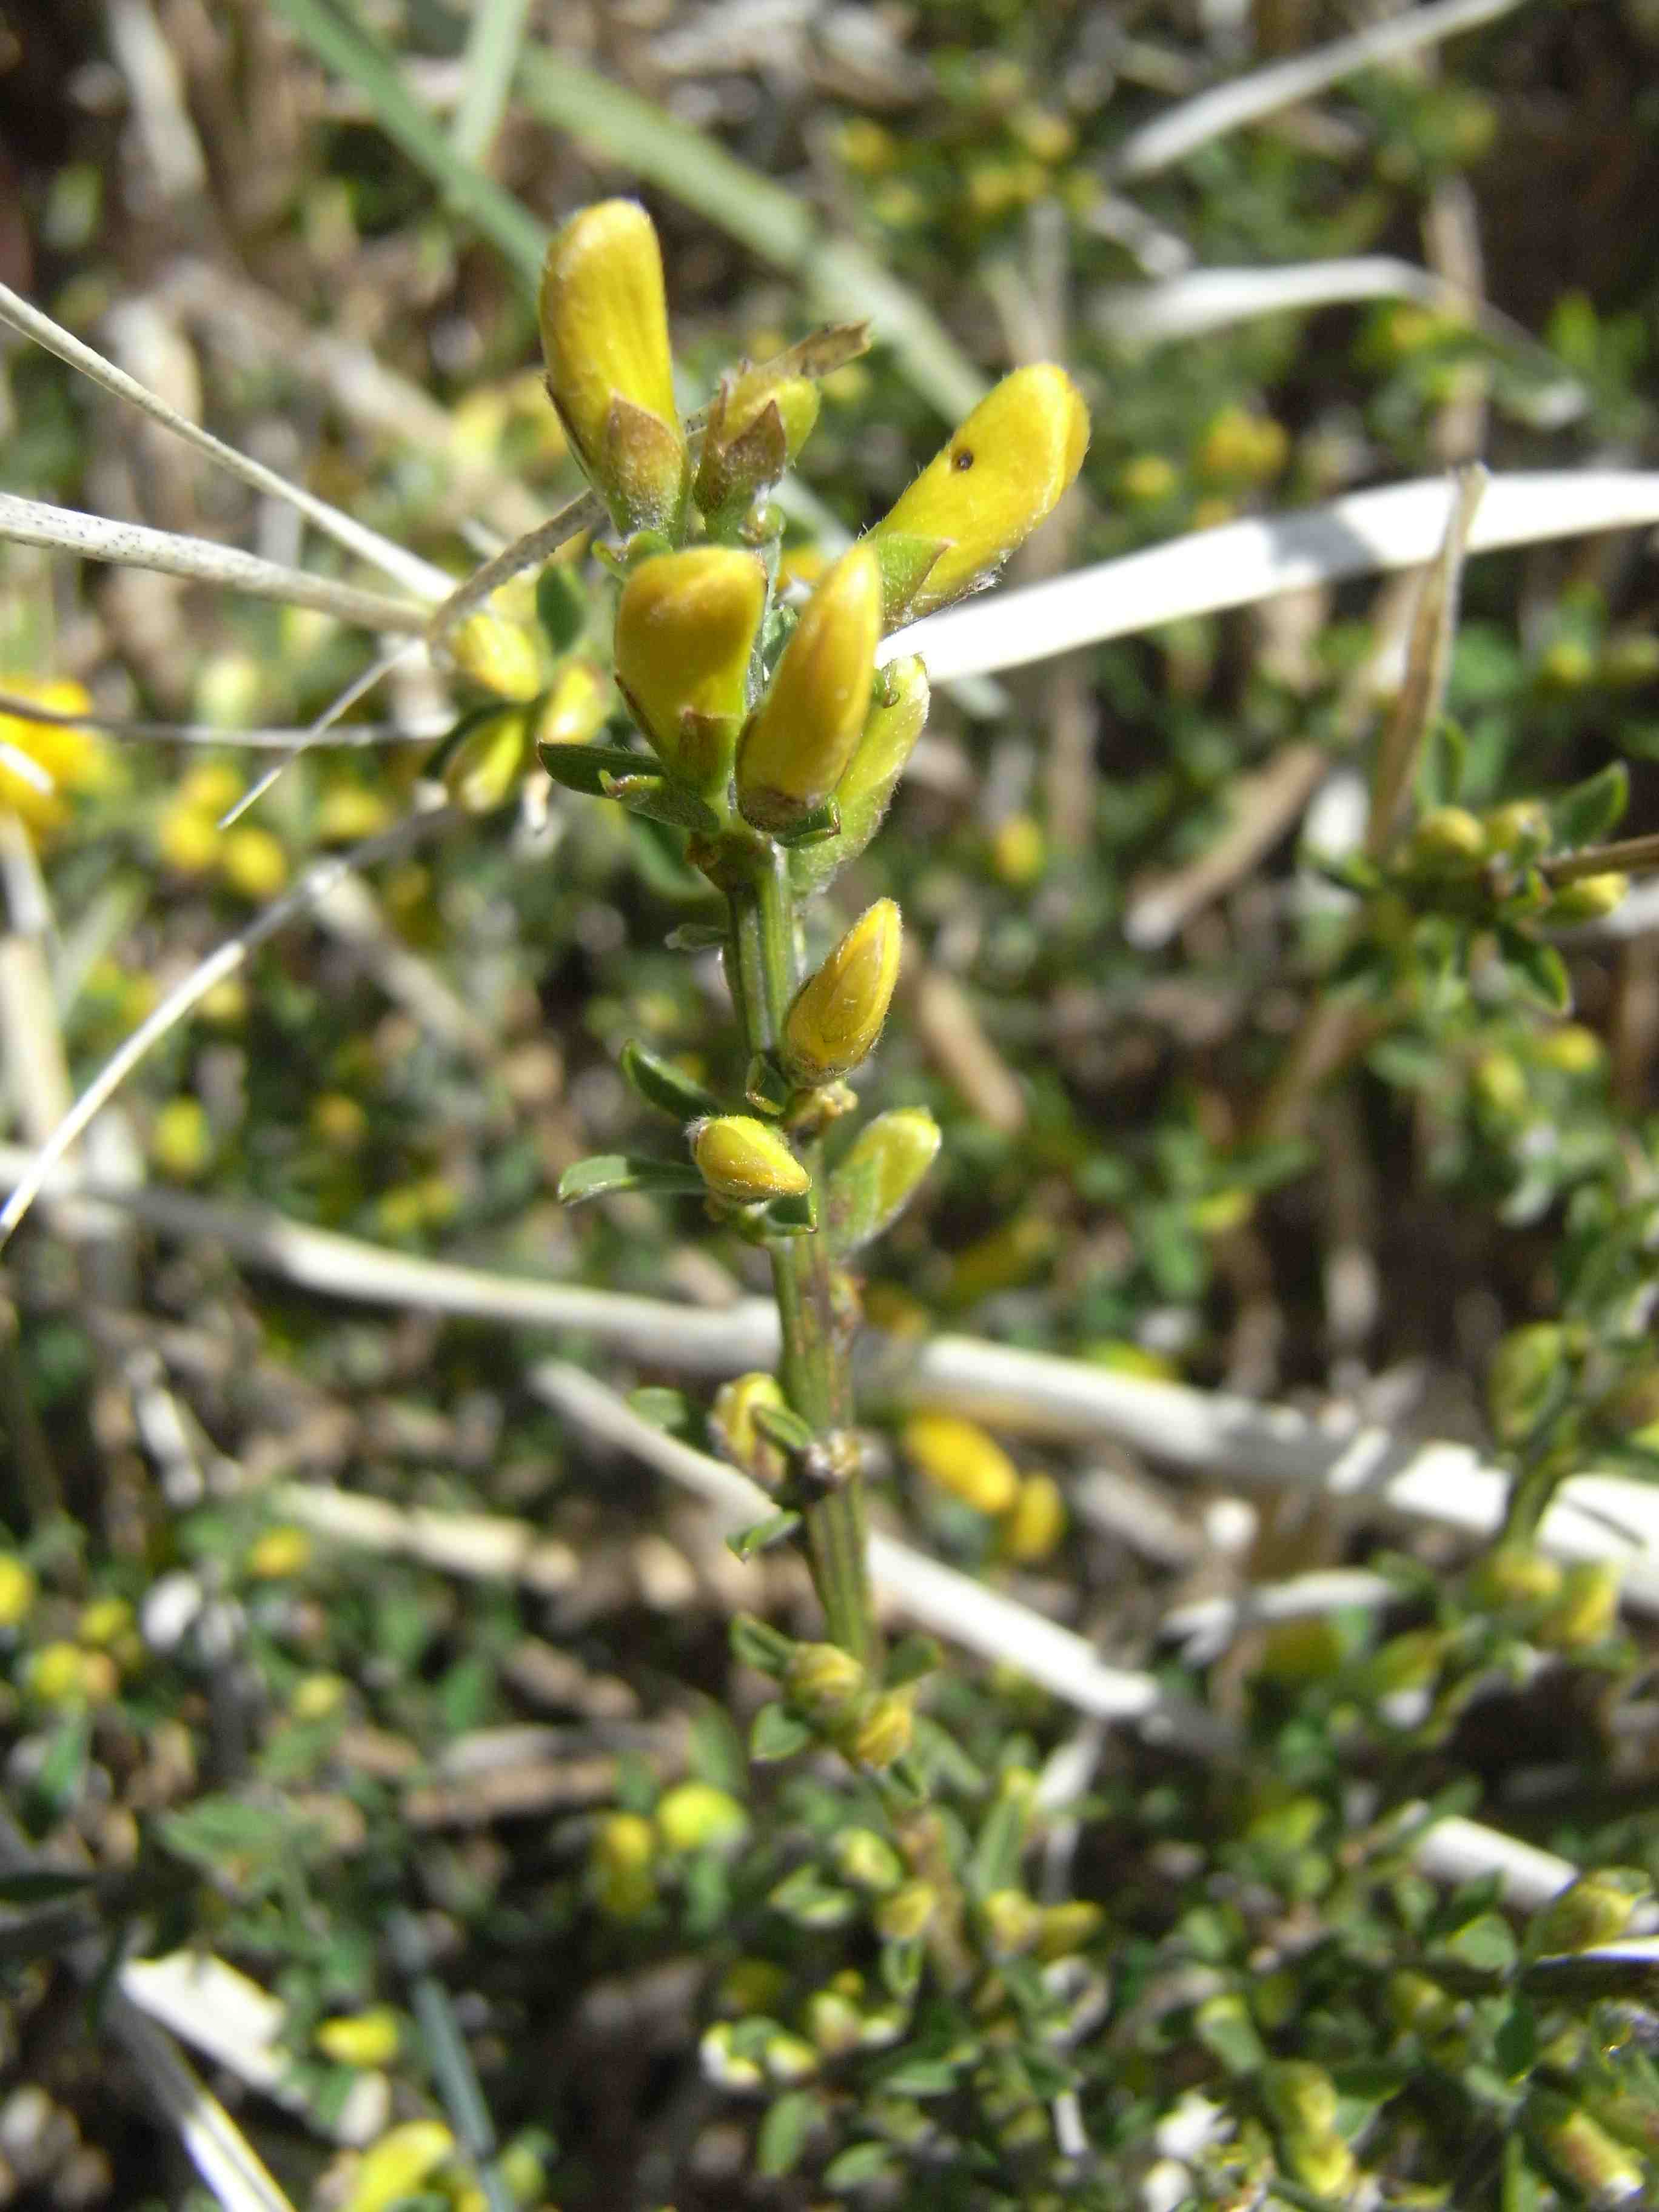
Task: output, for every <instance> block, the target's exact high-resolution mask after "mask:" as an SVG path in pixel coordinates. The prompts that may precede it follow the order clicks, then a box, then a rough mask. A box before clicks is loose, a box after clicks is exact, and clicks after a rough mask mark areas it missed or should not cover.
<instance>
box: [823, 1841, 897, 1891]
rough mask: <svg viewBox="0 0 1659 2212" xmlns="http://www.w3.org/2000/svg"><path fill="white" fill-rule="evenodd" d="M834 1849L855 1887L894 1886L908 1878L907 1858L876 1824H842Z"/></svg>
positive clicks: (840, 1869) (838, 1863) (844, 1875)
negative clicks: (905, 1875)
mask: <svg viewBox="0 0 1659 2212" xmlns="http://www.w3.org/2000/svg"><path fill="white" fill-rule="evenodd" d="M833 1849H834V1851H835V1858H836V1871H837V1872H838V1873H839V1874H840V1875H841V1877H842V1881H850V1882H851V1883H852V1885H853V1887H854V1888H855V1889H870V1890H876V1891H880V1892H885V1891H888V1890H894V1889H896V1888H897V1887H898V1886H899V1884H900V1882H902V1881H903V1879H904V1863H903V1861H902V1859H901V1858H900V1857H899V1855H898V1853H897V1852H896V1850H894V1849H893V1846H892V1845H891V1844H890V1843H889V1842H888V1841H887V1839H886V1838H885V1837H884V1836H878V1834H877V1833H876V1832H875V1830H874V1829H873V1828H842V1830H840V1831H839V1832H838V1833H837V1835H836V1840H835V1844H834V1846H833Z"/></svg>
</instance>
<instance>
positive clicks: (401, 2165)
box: [344, 2120, 455, 2212]
mask: <svg viewBox="0 0 1659 2212" xmlns="http://www.w3.org/2000/svg"><path fill="white" fill-rule="evenodd" d="M454 2152H455V2138H454V2136H453V2135H452V2134H451V2132H450V2130H448V2129H447V2127H446V2126H445V2125H444V2124H443V2122H442V2121H441V2120H405V2121H404V2124H402V2126H401V2127H395V2128H392V2129H389V2130H387V2132H386V2134H385V2135H383V2136H381V2137H380V2140H379V2142H375V2143H372V2144H371V2145H370V2146H369V2148H368V2149H367V2150H366V2151H365V2152H364V2153H363V2154H362V2158H361V2159H360V2160H358V2162H357V2171H356V2174H355V2175H354V2176H353V2179H352V2185H351V2192H350V2194H349V2196H348V2197H347V2198H346V2201H345V2205H344V2212H387V2208H388V2207H389V2206H391V2205H393V2204H395V2203H397V2202H398V2199H399V2197H412V2196H413V2195H414V2194H415V2192H416V2191H417V2190H418V2189H419V2188H420V2186H421V2185H422V2182H424V2181H427V2180H428V2179H430V2177H431V2176H432V2175H433V2174H435V2172H437V2170H438V2168H439V2167H440V2166H442V2165H444V2164H445V2163H446V2161H447V2160H449V2159H451V2158H452V2157H453V2155H454Z"/></svg>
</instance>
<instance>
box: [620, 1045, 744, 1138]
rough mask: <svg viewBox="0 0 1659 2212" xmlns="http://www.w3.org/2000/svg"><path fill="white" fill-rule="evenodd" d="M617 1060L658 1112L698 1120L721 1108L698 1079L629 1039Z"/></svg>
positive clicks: (638, 1091)
mask: <svg viewBox="0 0 1659 2212" xmlns="http://www.w3.org/2000/svg"><path fill="white" fill-rule="evenodd" d="M620 1064H621V1067H622V1072H623V1075H624V1076H626V1078H627V1079H628V1081H629V1083H630V1084H631V1085H632V1086H633V1088H634V1090H635V1091H636V1092H637V1094H638V1095H639V1097H641V1098H642V1099H643V1100H644V1101H645V1103H646V1104H647V1106H654V1107H655V1108H656V1109H657V1111H658V1112H659V1114H666V1115H669V1117H670V1118H671V1120H673V1121H679V1122H682V1123H684V1122H686V1121H701V1120H702V1117H703V1116H704V1115H708V1114H718V1113H719V1112H720V1101H719V1100H718V1099H717V1098H716V1097H714V1093H713V1091H705V1090H704V1089H703V1087H702V1084H701V1083H698V1082H697V1081H696V1080H695V1079H694V1078H692V1077H691V1076H689V1075H687V1074H686V1073H684V1070H683V1069H681V1068H678V1067H676V1066H675V1065H674V1063H673V1062H672V1060H663V1059H661V1058H660V1057H659V1055H658V1054H656V1053H654V1052H649V1051H647V1049H646V1048H645V1046H644V1045H642V1044H639V1043H637V1042H634V1041H632V1040H631V1039H630V1041H629V1042H628V1043H627V1044H625V1045H624V1046H623V1048H622V1059H621V1063H620Z"/></svg>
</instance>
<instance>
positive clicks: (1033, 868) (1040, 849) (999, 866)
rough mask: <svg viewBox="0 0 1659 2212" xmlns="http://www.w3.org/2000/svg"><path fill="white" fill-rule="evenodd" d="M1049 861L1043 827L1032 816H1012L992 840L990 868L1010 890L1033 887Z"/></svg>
mask: <svg viewBox="0 0 1659 2212" xmlns="http://www.w3.org/2000/svg"><path fill="white" fill-rule="evenodd" d="M1047 862H1048V844H1047V841H1046V840H1045V838H1044V837H1043V835H1042V823H1040V822H1038V821H1036V819H1034V817H1032V816H1030V815H1029V814H1011V815H1010V816H1009V817H1008V818H1007V820H1006V822H1004V823H1002V824H1001V825H1000V828H999V829H998V830H997V833H996V836H994V838H993V839H992V840H991V866H992V868H993V870H994V872H995V873H996V876H997V878H998V880H999V881H1000V882H1001V883H1005V884H1007V885H1008V887H1009V889H1010V890H1024V888H1025V886H1026V885H1027V884H1034V883H1035V882H1036V879H1037V878H1038V877H1039V876H1040V875H1041V874H1042V871H1043V868H1044V867H1045V866H1046V865H1047Z"/></svg>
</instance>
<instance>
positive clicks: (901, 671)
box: [789, 655, 928, 894]
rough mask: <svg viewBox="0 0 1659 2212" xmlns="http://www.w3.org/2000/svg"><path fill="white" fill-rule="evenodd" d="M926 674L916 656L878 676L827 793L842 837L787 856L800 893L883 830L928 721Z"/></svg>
mask: <svg viewBox="0 0 1659 2212" xmlns="http://www.w3.org/2000/svg"><path fill="white" fill-rule="evenodd" d="M927 704H928V692H927V671H926V669H925V668H924V667H923V666H922V665H921V661H920V660H919V659H916V658H915V656H914V655H912V656H910V657H908V658H907V659H902V660H895V661H892V662H890V663H889V665H887V666H886V667H885V668H884V669H883V670H882V671H881V672H880V678H879V684H878V692H877V696H876V702H875V704H874V705H873V706H872V708H871V709H870V712H869V714H868V715H867V716H866V720H865V724H864V728H863V730H862V731H861V732H860V736H859V741H858V744H857V746H856V748H855V750H854V754H853V757H852V759H851V760H850V761H848V763H847V766H846V768H845V769H843V771H842V776H841V780H840V781H839V782H838V783H837V784H836V787H835V790H834V792H833V793H831V794H830V795H831V797H832V798H833V799H834V800H835V802H836V812H837V813H838V814H839V815H840V817H841V835H840V836H838V837H824V838H821V839H820V840H819V841H818V842H817V844H813V845H799V846H797V847H796V848H795V849H794V850H793V852H792V853H791V854H790V855H789V872H790V874H791V875H792V876H793V878H794V880H795V884H796V888H797V889H798V890H800V891H801V892H802V893H804V894H807V893H811V892H812V891H817V890H822V889H823V886H824V885H825V884H827V883H829V880H830V878H832V877H833V876H835V875H836V873H837V872H838V871H839V870H840V869H842V868H844V867H845V866H847V864H848V861H849V860H857V858H858V856H859V854H860V853H861V852H863V850H864V848H865V847H866V845H867V844H868V843H869V842H870V840H871V839H872V837H873V836H875V834H876V832H877V830H878V829H879V828H880V827H881V820H882V817H883V815H884V814H885V813H886V811H887V808H888V805H889V802H890V800H891V799H892V796H893V793H894V792H895V790H896V788H897V787H898V780H899V778H900V776H902V775H903V773H904V764H905V763H906V762H907V761H908V759H909V757H910V755H911V753H912V752H913V751H914V750H915V744H916V740H917V738H919V737H920V736H921V732H922V726H923V725H924V724H925V723H926V721H927Z"/></svg>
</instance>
